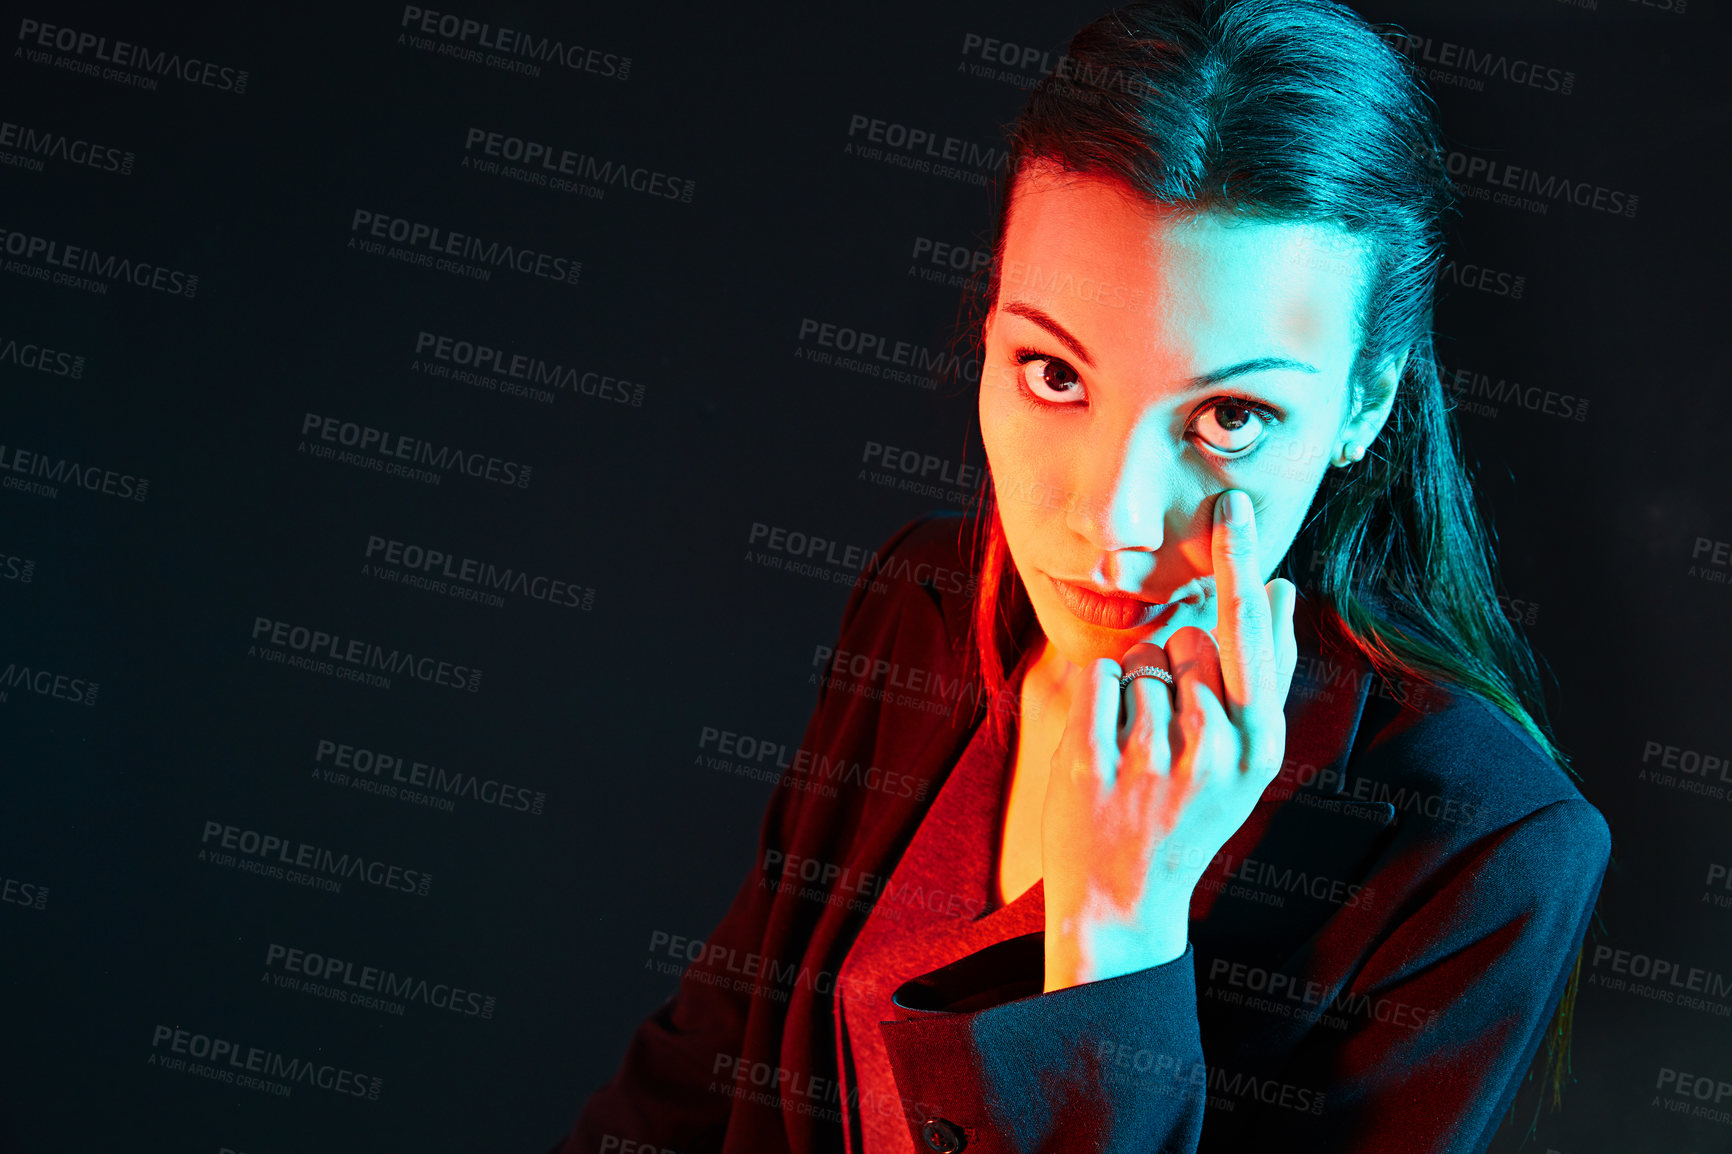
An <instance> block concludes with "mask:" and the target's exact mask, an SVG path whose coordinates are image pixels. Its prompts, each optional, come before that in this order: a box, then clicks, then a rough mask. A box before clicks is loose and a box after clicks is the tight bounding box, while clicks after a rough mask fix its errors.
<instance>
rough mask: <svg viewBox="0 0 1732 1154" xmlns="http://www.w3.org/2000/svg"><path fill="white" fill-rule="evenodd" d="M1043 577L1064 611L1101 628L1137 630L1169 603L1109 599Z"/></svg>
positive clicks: (1117, 596)
mask: <svg viewBox="0 0 1732 1154" xmlns="http://www.w3.org/2000/svg"><path fill="white" fill-rule="evenodd" d="M1044 576H1045V577H1046V579H1047V580H1048V581H1051V582H1052V587H1053V589H1055V590H1056V591H1057V592H1058V596H1059V600H1061V601H1063V602H1064V605H1065V608H1066V609H1069V610H1070V611H1071V612H1072V613H1073V614H1075V615H1076V616H1077V617H1079V618H1081V619H1082V620H1084V621H1087V622H1088V623H1089V624H1091V625H1099V626H1101V627H1102V628H1103V629H1140V628H1142V627H1143V626H1144V625H1147V624H1149V623H1150V622H1151V621H1153V620H1154V619H1155V618H1156V617H1158V616H1160V615H1161V613H1162V612H1164V611H1165V610H1167V609H1169V608H1171V603H1170V602H1157V601H1144V600H1143V599H1142V598H1141V597H1132V596H1130V595H1129V594H1124V593H1120V594H1115V595H1111V596H1109V595H1107V594H1105V593H1097V592H1095V591H1094V590H1093V589H1089V588H1087V587H1086V586H1082V585H1076V584H1073V583H1072V582H1069V581H1061V580H1059V579H1058V578H1057V577H1054V576H1052V575H1051V574H1044Z"/></svg>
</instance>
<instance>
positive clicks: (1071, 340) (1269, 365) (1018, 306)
mask: <svg viewBox="0 0 1732 1154" xmlns="http://www.w3.org/2000/svg"><path fill="white" fill-rule="evenodd" d="M1000 307H1002V308H1003V309H1004V311H1005V312H1007V313H1015V314H1016V315H1017V316H1019V317H1022V318H1024V319H1026V320H1030V321H1033V322H1034V323H1035V324H1037V325H1039V326H1040V327H1041V328H1043V329H1045V330H1046V331H1047V332H1049V333H1051V334H1052V335H1053V336H1055V337H1057V338H1058V339H1059V340H1060V341H1062V342H1063V343H1064V345H1065V347H1066V348H1068V349H1070V351H1071V352H1073V353H1075V354H1076V355H1077V356H1078V357H1079V358H1080V359H1081V360H1082V363H1083V364H1085V365H1087V366H1088V367H1089V368H1091V369H1092V368H1094V367H1095V362H1094V358H1093V357H1091V356H1089V351H1088V349H1087V348H1085V347H1084V346H1083V343H1082V342H1081V341H1079V340H1077V339H1076V338H1075V337H1073V336H1071V335H1070V333H1069V332H1067V331H1066V330H1065V327H1064V326H1063V325H1061V324H1059V323H1058V322H1057V321H1055V320H1053V319H1052V317H1051V316H1049V315H1048V314H1047V313H1046V312H1045V311H1043V310H1041V309H1039V308H1036V307H1035V306H1034V305H1031V304H1025V303H1023V302H1022V301H1011V302H1010V303H1009V304H1007V305H1002V306H1000ZM1274 369H1292V370H1295V371H1297V372H1301V373H1316V372H1319V371H1321V370H1319V369H1318V368H1317V366H1316V365H1311V364H1307V363H1305V362H1304V361H1296V360H1294V359H1293V358H1292V357H1253V358H1252V359H1250V360H1248V361H1240V362H1239V363H1238V364H1236V365H1228V366H1227V367H1226V368H1222V369H1216V370H1215V371H1214V372H1209V373H1202V374H1200V375H1199V376H1195V377H1192V378H1191V379H1190V380H1188V381H1186V382H1185V388H1186V389H1187V390H1188V389H1206V388H1209V387H1211V386H1213V385H1218V384H1221V383H1222V382H1224V381H1230V380H1232V379H1233V378H1234V377H1242V376H1245V375H1247V374H1249V373H1266V372H1269V371H1271V370H1274Z"/></svg>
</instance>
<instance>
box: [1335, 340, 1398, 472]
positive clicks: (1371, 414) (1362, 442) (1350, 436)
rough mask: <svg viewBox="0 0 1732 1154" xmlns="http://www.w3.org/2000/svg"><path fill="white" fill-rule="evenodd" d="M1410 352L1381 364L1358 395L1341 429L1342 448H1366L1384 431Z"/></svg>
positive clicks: (1393, 406)
mask: <svg viewBox="0 0 1732 1154" xmlns="http://www.w3.org/2000/svg"><path fill="white" fill-rule="evenodd" d="M1411 351H1412V350H1411V349H1407V350H1403V351H1402V353H1401V355H1400V356H1396V357H1391V358H1390V359H1389V360H1387V361H1384V362H1383V366H1382V367H1381V368H1380V369H1378V371H1377V375H1376V376H1374V377H1373V378H1372V379H1371V380H1369V381H1367V382H1366V383H1365V386H1364V388H1363V389H1361V390H1360V391H1359V396H1358V399H1357V401H1356V404H1355V406H1354V409H1353V411H1352V412H1350V413H1349V414H1348V415H1347V420H1346V421H1344V422H1343V423H1342V425H1341V436H1340V438H1339V440H1340V441H1341V442H1342V443H1343V444H1347V445H1358V446H1360V447H1361V448H1367V447H1369V446H1370V445H1371V443H1372V442H1373V441H1375V440H1377V434H1379V433H1381V432H1382V431H1383V423H1384V422H1385V421H1387V420H1388V419H1389V414H1390V412H1391V411H1392V410H1393V409H1394V408H1395V394H1396V390H1397V389H1398V388H1399V387H1400V385H1401V374H1402V371H1403V370H1404V369H1406V368H1407V357H1408V354H1409V353H1410V352H1411Z"/></svg>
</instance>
